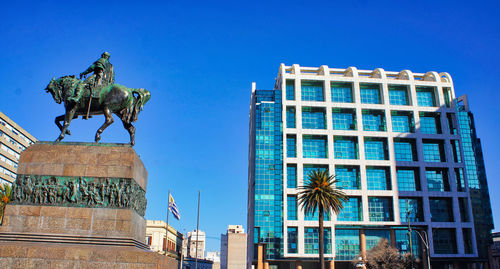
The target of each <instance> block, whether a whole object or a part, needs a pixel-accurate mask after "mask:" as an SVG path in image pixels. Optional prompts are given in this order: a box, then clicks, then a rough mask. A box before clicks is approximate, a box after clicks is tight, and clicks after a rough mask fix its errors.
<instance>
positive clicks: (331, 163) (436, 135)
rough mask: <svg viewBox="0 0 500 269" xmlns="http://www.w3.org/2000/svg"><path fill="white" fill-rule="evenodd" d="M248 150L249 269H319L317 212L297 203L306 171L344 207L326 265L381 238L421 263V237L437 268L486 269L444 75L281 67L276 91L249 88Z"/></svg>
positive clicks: (464, 133)
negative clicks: (336, 191) (337, 191)
mask: <svg viewBox="0 0 500 269" xmlns="http://www.w3.org/2000/svg"><path fill="white" fill-rule="evenodd" d="M249 139H250V141H249V174H248V175H249V178H248V186H249V187H248V230H249V240H248V255H247V257H248V264H249V265H254V266H257V264H258V263H260V262H267V263H269V266H270V268H296V267H295V266H298V265H299V264H300V265H301V266H302V268H316V267H315V266H316V264H314V262H315V261H317V257H318V255H317V253H318V242H319V241H318V229H317V227H318V221H317V219H318V218H317V213H316V214H315V215H311V216H309V215H305V214H304V212H303V211H302V209H301V207H300V204H299V203H298V201H297V198H298V192H299V190H300V186H302V185H303V184H304V182H306V181H307V180H308V176H307V175H308V173H309V172H310V171H312V170H314V169H322V170H326V171H328V172H329V173H330V174H334V175H336V176H337V180H338V185H337V186H338V187H340V188H342V189H344V191H345V192H346V194H347V195H348V196H349V200H348V201H347V202H346V203H345V205H344V210H343V211H342V212H341V213H340V214H339V215H335V214H327V215H326V216H325V222H324V224H325V246H324V249H325V257H326V259H327V260H330V262H335V266H340V267H339V268H343V266H347V265H348V264H349V263H350V261H351V260H352V259H354V258H355V257H357V256H358V255H359V254H360V253H366V251H369V250H370V249H371V248H372V247H374V246H375V245H376V244H377V243H378V241H379V240H380V239H383V238H385V239H387V240H388V241H389V242H390V244H391V245H392V246H394V247H396V248H397V249H399V251H400V252H402V253H404V252H412V253H414V254H416V255H417V256H420V257H423V258H425V256H426V255H427V251H426V248H425V247H424V244H423V243H422V239H421V238H420V237H419V234H418V233H420V235H422V236H424V235H425V234H427V235H428V237H429V247H430V251H429V254H430V257H431V263H432V265H433V266H434V267H437V268H439V267H441V266H443V267H445V266H448V265H450V264H453V263H457V262H459V263H469V264H473V263H475V264H479V263H484V262H486V261H487V252H486V249H487V245H488V243H489V242H490V241H491V230H492V229H493V221H492V215H491V206H490V200H489V194H488V186H487V181H486V174H485V168H484V162H483V159H482V152H481V145H480V140H479V139H478V138H477V136H476V133H475V127H474V121H473V117H472V113H471V112H470V110H469V107H468V103H467V98H466V96H462V97H458V98H457V97H455V92H454V86H453V81H452V79H451V77H450V75H449V74H448V73H437V72H427V73H425V74H424V73H412V72H411V71H408V70H404V71H401V72H388V71H384V70H383V69H380V68H378V69H375V70H358V69H356V68H354V67H350V68H347V69H338V68H329V67H327V66H321V67H319V68H317V67H301V66H299V65H292V66H285V65H284V64H282V65H281V66H280V70H279V73H278V77H277V79H276V82H275V87H274V89H272V90H257V89H256V87H255V84H253V87H252V96H251V104H250V136H249ZM408 221H409V223H408ZM408 224H410V226H411V227H412V229H413V233H412V234H411V239H412V240H411V241H412V245H410V244H409V242H410V240H409V239H410V238H409V233H408ZM424 237H425V236H424ZM421 260H422V263H420V265H419V266H426V264H425V260H426V259H421Z"/></svg>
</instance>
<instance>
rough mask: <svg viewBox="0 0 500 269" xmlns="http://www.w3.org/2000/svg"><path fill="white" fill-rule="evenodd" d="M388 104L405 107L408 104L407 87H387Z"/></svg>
mask: <svg viewBox="0 0 500 269" xmlns="http://www.w3.org/2000/svg"><path fill="white" fill-rule="evenodd" d="M389 103H390V104H391V105H397V106H407V105H409V104H410V102H409V101H408V87H407V86H395V85H394V86H393V85H390V86H389Z"/></svg>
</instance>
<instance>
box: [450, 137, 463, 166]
mask: <svg viewBox="0 0 500 269" xmlns="http://www.w3.org/2000/svg"><path fill="white" fill-rule="evenodd" d="M450 142H451V151H452V152H453V161H454V162H456V163H460V162H462V158H461V156H460V143H459V142H458V140H451V141H450Z"/></svg>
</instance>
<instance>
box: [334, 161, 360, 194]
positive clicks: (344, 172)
mask: <svg viewBox="0 0 500 269" xmlns="http://www.w3.org/2000/svg"><path fill="white" fill-rule="evenodd" d="M335 180H337V183H336V187H339V188H342V189H345V190H359V189H360V188H361V179H360V174H359V166H349V165H336V166H335Z"/></svg>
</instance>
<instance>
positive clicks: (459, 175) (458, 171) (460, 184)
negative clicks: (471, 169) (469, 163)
mask: <svg viewBox="0 0 500 269" xmlns="http://www.w3.org/2000/svg"><path fill="white" fill-rule="evenodd" d="M455 180H456V185H457V191H465V180H464V170H463V169H462V168H455Z"/></svg>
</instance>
